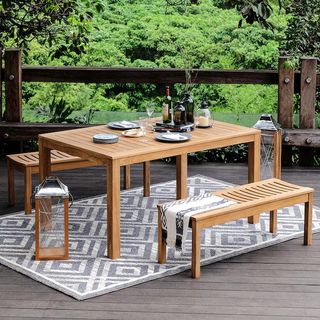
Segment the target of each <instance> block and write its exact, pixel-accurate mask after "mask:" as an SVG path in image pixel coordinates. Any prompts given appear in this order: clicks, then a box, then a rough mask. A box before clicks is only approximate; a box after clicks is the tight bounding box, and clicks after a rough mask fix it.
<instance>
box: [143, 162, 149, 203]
mask: <svg viewBox="0 0 320 320" xmlns="http://www.w3.org/2000/svg"><path fill="white" fill-rule="evenodd" d="M143 196H144V197H150V161H145V162H144V163H143Z"/></svg>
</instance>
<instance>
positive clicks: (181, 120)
mask: <svg viewBox="0 0 320 320" xmlns="http://www.w3.org/2000/svg"><path fill="white" fill-rule="evenodd" d="M173 117H174V118H173V121H174V124H175V125H183V124H185V123H186V109H185V108H184V106H183V104H182V102H178V103H177V104H176V106H175V107H174V109H173Z"/></svg>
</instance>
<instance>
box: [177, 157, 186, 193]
mask: <svg viewBox="0 0 320 320" xmlns="http://www.w3.org/2000/svg"><path fill="white" fill-rule="evenodd" d="M187 177H188V154H182V155H180V156H177V157H176V180H177V199H183V198H186V197H187V196H188V192H187Z"/></svg>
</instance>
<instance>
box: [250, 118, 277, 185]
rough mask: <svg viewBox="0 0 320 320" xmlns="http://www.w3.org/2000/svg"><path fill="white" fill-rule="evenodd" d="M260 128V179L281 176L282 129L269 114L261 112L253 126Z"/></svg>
mask: <svg viewBox="0 0 320 320" xmlns="http://www.w3.org/2000/svg"><path fill="white" fill-rule="evenodd" d="M253 127H254V128H255V129H260V130H261V164H260V172H261V174H260V178H261V180H264V179H270V178H279V179H280V178H281V150H282V129H281V128H280V125H279V124H278V123H277V122H276V121H275V120H274V119H273V117H272V115H271V114H262V115H261V117H260V119H259V120H258V122H257V123H256V124H255V125H254V126H253Z"/></svg>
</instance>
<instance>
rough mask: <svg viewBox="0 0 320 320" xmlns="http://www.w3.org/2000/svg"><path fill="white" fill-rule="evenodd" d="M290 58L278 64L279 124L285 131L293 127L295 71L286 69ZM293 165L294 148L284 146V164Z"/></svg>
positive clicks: (284, 58) (281, 60)
mask: <svg viewBox="0 0 320 320" xmlns="http://www.w3.org/2000/svg"><path fill="white" fill-rule="evenodd" d="M288 59H289V57H280V58H279V64H278V71H279V80H278V122H279V123H280V125H281V127H282V128H283V129H292V127H293V104H294V99H293V98H294V69H290V68H288V67H286V62H287V61H288ZM291 163H292V148H291V147H287V146H284V147H283V149H282V164H283V165H285V166H289V165H291Z"/></svg>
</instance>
